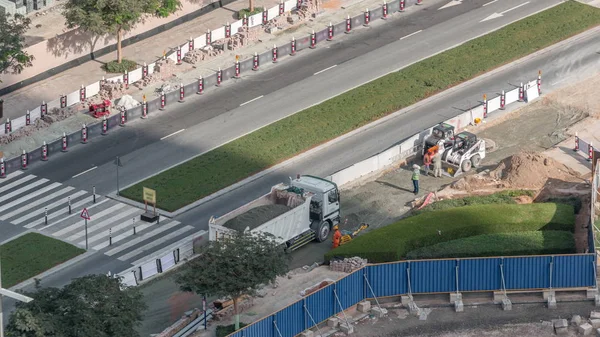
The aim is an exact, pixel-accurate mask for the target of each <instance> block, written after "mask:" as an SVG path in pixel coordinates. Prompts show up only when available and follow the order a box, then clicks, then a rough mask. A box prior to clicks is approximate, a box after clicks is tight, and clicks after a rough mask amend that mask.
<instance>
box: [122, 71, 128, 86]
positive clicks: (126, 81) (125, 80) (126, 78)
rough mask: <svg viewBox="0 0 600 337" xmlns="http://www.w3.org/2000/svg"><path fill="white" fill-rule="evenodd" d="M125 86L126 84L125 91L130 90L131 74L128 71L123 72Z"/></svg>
mask: <svg viewBox="0 0 600 337" xmlns="http://www.w3.org/2000/svg"><path fill="white" fill-rule="evenodd" d="M123 84H125V89H129V73H128V72H127V70H125V71H124V72H123Z"/></svg>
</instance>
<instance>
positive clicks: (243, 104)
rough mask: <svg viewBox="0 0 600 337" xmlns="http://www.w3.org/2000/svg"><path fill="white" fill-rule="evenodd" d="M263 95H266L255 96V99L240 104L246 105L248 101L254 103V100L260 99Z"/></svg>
mask: <svg viewBox="0 0 600 337" xmlns="http://www.w3.org/2000/svg"><path fill="white" fill-rule="evenodd" d="M263 97H264V95H260V96H258V97H256V98H253V99H251V100H249V101H248V102H244V103H242V104H240V106H244V105H246V104H248V103H252V102H254V101H257V100H259V99H261V98H263Z"/></svg>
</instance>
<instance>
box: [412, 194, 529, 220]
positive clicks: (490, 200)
mask: <svg viewBox="0 0 600 337" xmlns="http://www.w3.org/2000/svg"><path fill="white" fill-rule="evenodd" d="M522 195H527V196H533V195H534V192H533V191H529V190H510V191H501V192H497V193H494V194H490V195H482V196H469V197H465V198H460V199H446V200H441V201H437V202H434V203H433V204H430V205H427V206H425V207H423V208H422V209H420V210H418V209H415V210H413V211H412V213H411V215H418V214H421V213H425V212H431V211H438V210H442V209H449V208H455V207H462V206H472V205H489V204H516V201H515V200H514V199H513V198H516V197H519V196H522Z"/></svg>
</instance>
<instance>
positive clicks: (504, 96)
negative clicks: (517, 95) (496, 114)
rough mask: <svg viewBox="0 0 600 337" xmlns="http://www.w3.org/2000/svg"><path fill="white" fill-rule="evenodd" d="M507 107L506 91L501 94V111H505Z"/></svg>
mask: <svg viewBox="0 0 600 337" xmlns="http://www.w3.org/2000/svg"><path fill="white" fill-rule="evenodd" d="M505 106H506V94H505V93H504V90H502V92H501V93H500V110H504V107H505Z"/></svg>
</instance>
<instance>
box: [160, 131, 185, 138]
mask: <svg viewBox="0 0 600 337" xmlns="http://www.w3.org/2000/svg"><path fill="white" fill-rule="evenodd" d="M183 131H185V129H181V130H179V131H175V132H173V133H172V134H170V135H166V136H164V137H162V138H161V139H160V140H164V139H167V138H169V137H172V136H175V135H176V134H178V133H180V132H183Z"/></svg>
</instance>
